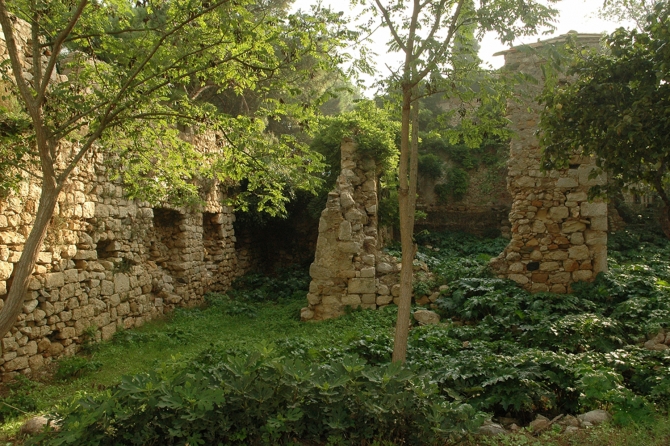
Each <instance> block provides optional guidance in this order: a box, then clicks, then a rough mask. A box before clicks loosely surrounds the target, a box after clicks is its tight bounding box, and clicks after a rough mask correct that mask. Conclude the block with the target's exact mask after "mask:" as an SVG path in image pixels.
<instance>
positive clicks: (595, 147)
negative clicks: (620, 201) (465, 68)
mask: <svg viewBox="0 0 670 446" xmlns="http://www.w3.org/2000/svg"><path fill="white" fill-rule="evenodd" d="M669 41H670V7H668V5H667V4H665V3H663V4H658V5H657V6H656V8H655V12H654V14H653V15H651V16H650V17H649V21H648V23H647V25H646V26H645V28H644V30H643V31H638V30H625V29H623V28H620V29H618V30H617V31H615V32H614V33H613V34H611V35H609V36H608V37H607V38H606V39H605V45H606V51H604V52H595V51H594V52H587V53H586V54H582V52H581V50H578V51H577V54H578V56H577V60H576V62H575V63H574V65H573V66H572V67H570V68H569V70H568V71H567V74H568V76H572V77H569V79H570V82H564V83H558V84H556V83H549V84H547V86H546V87H545V90H544V92H543V94H542V97H541V101H542V103H544V104H545V105H546V107H545V109H544V112H543V114H542V117H541V123H540V126H541V129H542V133H541V143H542V145H543V146H544V160H545V167H546V168H565V167H567V166H568V164H569V162H570V161H569V159H570V157H571V156H572V155H575V154H579V155H583V156H595V157H596V164H597V166H598V167H599V168H600V169H601V170H604V171H606V172H607V173H608V179H609V181H608V185H607V186H605V187H602V188H595V189H594V190H593V192H594V193H599V192H607V191H608V190H609V191H614V190H621V189H625V188H630V187H635V186H639V185H646V186H648V187H651V188H652V189H653V190H655V191H656V192H657V193H658V194H659V195H660V197H661V199H662V200H663V202H664V203H665V205H666V207H668V206H670V198H669V197H668V182H669V181H670V175H669V173H668V167H669V165H670V86H669V85H668V82H669V81H670V47H669V45H668V43H669ZM573 77H574V78H573ZM665 226H666V228H667V223H666V224H665ZM666 232H668V231H666ZM668 235H670V233H668Z"/></svg>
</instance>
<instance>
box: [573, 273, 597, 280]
mask: <svg viewBox="0 0 670 446" xmlns="http://www.w3.org/2000/svg"><path fill="white" fill-rule="evenodd" d="M592 277H593V272H591V271H589V270H579V271H575V272H573V273H572V280H574V281H575V282H579V281H587V280H590V279H591V278H592Z"/></svg>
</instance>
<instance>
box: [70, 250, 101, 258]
mask: <svg viewBox="0 0 670 446" xmlns="http://www.w3.org/2000/svg"><path fill="white" fill-rule="evenodd" d="M97 258H98V252H97V251H95V250H93V249H80V250H79V251H77V253H76V254H75V255H74V259H75V260H96V259H97Z"/></svg>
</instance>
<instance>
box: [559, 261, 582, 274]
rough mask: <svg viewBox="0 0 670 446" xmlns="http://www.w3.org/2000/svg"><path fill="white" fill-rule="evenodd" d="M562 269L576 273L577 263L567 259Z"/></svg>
mask: <svg viewBox="0 0 670 446" xmlns="http://www.w3.org/2000/svg"><path fill="white" fill-rule="evenodd" d="M563 269H564V270H565V271H568V272H572V271H577V270H578V269H579V262H577V261H576V260H574V259H568V260H566V261H564V262H563Z"/></svg>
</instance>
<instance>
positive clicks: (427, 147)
mask: <svg viewBox="0 0 670 446" xmlns="http://www.w3.org/2000/svg"><path fill="white" fill-rule="evenodd" d="M420 150H421V151H423V152H424V154H423V155H421V157H420V158H419V173H420V174H421V175H422V176H427V177H429V178H431V179H433V180H436V184H435V188H434V191H435V194H436V196H437V199H438V201H439V202H440V203H443V204H446V203H448V202H449V200H450V199H452V200H454V201H461V200H463V198H464V197H465V195H466V194H467V191H468V187H469V184H470V182H469V177H470V173H471V172H472V171H474V170H476V169H479V168H484V169H486V170H487V171H488V174H487V175H486V176H485V182H484V183H482V184H480V188H482V189H483V190H482V192H485V191H486V190H492V189H493V183H494V182H495V181H496V179H497V178H498V176H497V175H496V172H497V171H498V170H499V169H501V168H502V167H504V165H505V160H506V156H505V155H506V153H507V144H506V143H505V142H502V141H500V140H499V139H486V140H485V141H484V142H483V143H482V144H481V145H480V146H479V147H475V148H471V147H468V146H467V145H466V144H464V143H459V144H451V143H450V141H449V139H448V138H444V137H431V136H430V135H429V136H428V137H426V138H425V139H424V141H423V142H422V144H421V147H420ZM439 155H442V158H446V161H443V160H442V158H441V157H440V156H439ZM440 164H441V165H440ZM422 166H423V169H422ZM438 166H439V168H440V175H437V176H436V175H434V173H435V172H437V169H438ZM448 166H449V167H448ZM469 172H470V173H469ZM443 174H446V175H443ZM444 177H446V178H444ZM445 180H446V181H445Z"/></svg>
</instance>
